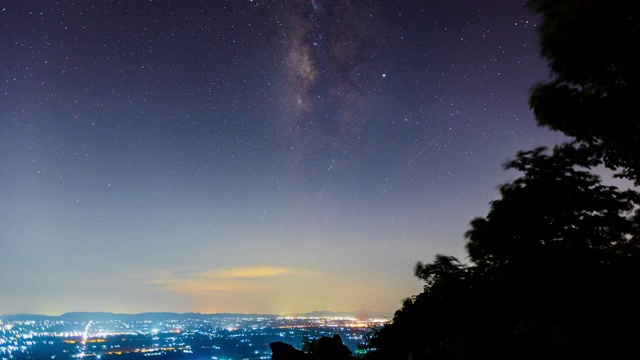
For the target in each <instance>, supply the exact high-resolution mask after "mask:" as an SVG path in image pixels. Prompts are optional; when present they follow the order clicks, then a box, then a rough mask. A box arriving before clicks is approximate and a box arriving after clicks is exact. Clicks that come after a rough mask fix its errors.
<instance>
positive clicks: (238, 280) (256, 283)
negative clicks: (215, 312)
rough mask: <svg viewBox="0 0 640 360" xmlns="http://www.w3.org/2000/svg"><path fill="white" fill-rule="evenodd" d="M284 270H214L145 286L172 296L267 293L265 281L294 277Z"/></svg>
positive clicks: (163, 277) (166, 276) (171, 275)
mask: <svg viewBox="0 0 640 360" xmlns="http://www.w3.org/2000/svg"><path fill="white" fill-rule="evenodd" d="M292 272H293V270H292V269H288V268H282V267H266V266H262V267H244V268H227V269H210V270H206V271H200V272H187V273H177V272H164V273H160V274H157V278H155V279H151V280H147V281H145V283H147V284H151V285H154V286H157V287H158V288H159V289H161V290H164V291H170V292H188V293H202V292H218V291H223V292H256V291H261V290H264V288H265V281H264V279H265V278H269V277H274V276H278V275H283V274H288V273H292Z"/></svg>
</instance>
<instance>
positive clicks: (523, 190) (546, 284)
mask: <svg viewBox="0 0 640 360" xmlns="http://www.w3.org/2000/svg"><path fill="white" fill-rule="evenodd" d="M528 6H529V7H530V8H531V9H533V11H535V12H537V13H539V14H541V15H542V20H543V21H542V26H541V28H540V43H541V49H542V55H543V57H544V58H545V59H546V60H547V61H548V63H549V68H550V70H551V73H552V77H553V79H552V80H550V81H549V82H547V83H544V84H539V85H537V86H536V87H535V88H534V90H533V92H532V95H531V98H530V106H531V107H532V109H533V111H534V114H535V116H536V119H537V121H538V123H539V124H540V125H542V126H548V127H550V128H551V129H554V130H559V131H562V132H564V133H565V134H567V135H569V136H571V137H573V138H574V140H573V141H572V142H571V143H567V144H564V145H562V146H558V147H556V148H555V149H554V150H553V151H552V153H550V154H548V153H547V152H546V150H545V149H544V148H538V149H535V150H532V151H521V152H519V153H518V154H517V155H516V157H515V159H514V160H512V161H509V162H508V163H507V164H505V168H506V169H508V170H517V171H519V172H521V173H522V175H521V176H520V177H519V178H517V179H516V180H514V181H512V182H510V183H507V184H504V185H502V186H501V187H500V188H499V190H500V198H499V199H498V200H495V201H493V202H492V203H491V208H490V211H489V213H488V214H487V215H486V216H485V217H479V218H476V219H473V220H472V221H471V228H470V229H469V230H468V231H467V232H466V234H465V237H466V239H467V244H466V250H467V253H468V255H469V259H470V260H471V262H472V263H471V264H470V265H464V264H461V263H460V262H459V261H458V260H457V259H455V258H453V257H448V256H443V255H438V256H436V258H435V260H434V261H433V262H431V263H428V264H422V263H418V264H417V265H416V268H415V276H416V277H418V278H419V279H421V280H423V281H424V289H423V292H422V293H420V294H418V295H416V296H413V297H411V298H408V299H406V300H405V301H404V303H403V305H402V308H401V309H399V310H398V311H396V313H395V315H394V317H393V321H392V322H391V323H390V324H388V325H386V326H385V327H383V328H382V329H380V330H379V331H378V332H376V333H375V334H374V335H373V337H372V338H371V340H370V349H374V351H371V352H370V353H369V354H368V357H370V358H372V359H408V358H410V359H543V358H544V359H640V348H639V347H638V346H636V342H637V338H638V336H639V335H640V331H639V330H637V324H638V323H640V306H638V304H640V194H638V193H637V192H635V191H633V190H627V191H620V190H618V189H617V188H615V187H612V186H607V185H604V184H603V183H602V181H601V179H600V178H599V177H598V176H597V175H595V174H593V173H591V172H589V168H591V167H593V166H596V165H598V164H604V165H606V166H607V167H609V168H611V169H613V170H617V171H618V176H622V177H626V178H628V179H630V180H632V181H634V182H635V183H636V184H640V110H639V108H638V107H637V104H638V103H640V93H639V91H638V90H639V89H638V83H639V82H640V68H639V67H640V51H638V44H640V41H639V40H640V1H637V0H619V1H607V2H605V1H604V0H530V1H529V2H528Z"/></svg>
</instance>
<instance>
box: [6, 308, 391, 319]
mask: <svg viewBox="0 0 640 360" xmlns="http://www.w3.org/2000/svg"><path fill="white" fill-rule="evenodd" d="M316 313H326V314H327V315H320V314H316ZM85 314H88V315H90V314H99V315H127V316H129V315H130V316H139V315H162V314H169V315H200V316H216V315H229V316H237V315H238V316H239V315H247V316H270V317H278V318H301V319H313V318H334V319H346V318H354V319H362V318H361V317H358V316H357V315H365V314H367V315H368V316H370V315H375V316H374V317H368V318H367V319H374V318H380V317H382V318H389V317H391V316H392V315H393V314H384V313H378V312H375V311H364V310H361V311H354V312H351V311H328V310H314V311H310V312H306V313H291V314H262V313H229V312H220V313H200V312H173V311H153V312H149V311H147V312H140V313H114V312H110V311H70V312H65V313H61V314H35V313H33V314H32V313H14V314H0V321H2V317H3V316H4V317H20V316H37V317H63V316H65V315H85ZM330 314H333V315H330Z"/></svg>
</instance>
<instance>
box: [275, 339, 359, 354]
mask: <svg viewBox="0 0 640 360" xmlns="http://www.w3.org/2000/svg"><path fill="white" fill-rule="evenodd" d="M269 347H270V348H271V351H272V353H273V355H272V356H271V359H272V360H329V359H331V360H340V359H355V358H354V357H353V356H351V350H349V348H348V347H347V346H346V345H344V344H343V343H342V338H340V335H338V334H335V335H333V337H327V336H323V337H321V338H320V339H319V340H318V348H317V350H316V351H315V352H313V353H305V352H302V351H300V350H297V349H296V348H294V347H293V346H291V345H289V344H286V343H283V342H281V341H278V342H272V343H271V344H269Z"/></svg>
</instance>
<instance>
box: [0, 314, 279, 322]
mask: <svg viewBox="0 0 640 360" xmlns="http://www.w3.org/2000/svg"><path fill="white" fill-rule="evenodd" d="M229 317H251V318H277V317H278V315H273V314H236V313H216V314H202V313H174V312H145V313H138V314H125V313H112V312H68V313H64V314H62V315H57V316H56V315H38V314H6V315H0V320H2V321H17V320H38V321H42V320H52V321H54V320H55V321H89V320H98V321H107V320H126V321H145V320H149V321H162V320H186V319H196V320H206V319H211V318H229Z"/></svg>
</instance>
